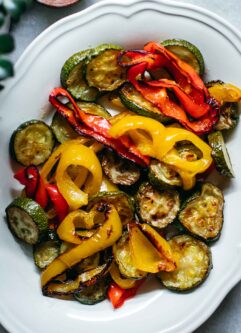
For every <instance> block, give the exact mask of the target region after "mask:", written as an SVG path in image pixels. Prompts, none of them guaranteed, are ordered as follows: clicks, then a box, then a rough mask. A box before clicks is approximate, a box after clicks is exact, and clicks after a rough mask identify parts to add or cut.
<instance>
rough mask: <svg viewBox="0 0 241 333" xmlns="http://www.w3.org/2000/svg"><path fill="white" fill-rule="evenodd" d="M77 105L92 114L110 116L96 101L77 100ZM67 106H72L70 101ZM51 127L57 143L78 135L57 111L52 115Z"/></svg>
mask: <svg viewBox="0 0 241 333" xmlns="http://www.w3.org/2000/svg"><path fill="white" fill-rule="evenodd" d="M77 105H78V106H79V108H80V109H81V110H83V111H84V112H85V113H89V114H94V115H96V116H100V117H103V118H106V119H108V118H110V116H111V115H110V114H109V112H108V111H107V110H106V109H105V108H103V107H102V106H101V105H99V104H96V103H89V102H77ZM68 106H69V107H70V108H72V105H71V104H70V103H69V104H68ZM51 128H52V131H53V133H54V135H55V137H56V139H57V141H58V142H59V143H63V142H64V141H67V140H72V139H75V138H76V137H78V136H79V134H77V133H76V132H75V131H74V130H73V128H72V127H71V126H70V125H69V123H68V121H67V120H66V119H65V118H63V117H62V116H61V115H60V114H59V113H58V112H55V114H54V116H53V119H52V124H51Z"/></svg>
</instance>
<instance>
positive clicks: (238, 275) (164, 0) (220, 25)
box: [0, 0, 241, 333]
mask: <svg viewBox="0 0 241 333" xmlns="http://www.w3.org/2000/svg"><path fill="white" fill-rule="evenodd" d="M119 1H121V0H119ZM119 1H118V0H102V1H100V2H97V3H95V4H92V5H91V6H89V7H87V8H85V9H83V10H81V11H79V12H76V13H74V14H71V15H69V16H66V17H64V18H62V19H60V20H58V21H57V22H55V23H54V24H52V25H50V26H49V27H48V28H47V29H45V30H44V31H43V32H41V33H40V34H39V35H38V36H37V37H36V38H35V39H34V40H33V41H32V42H31V43H30V44H29V46H28V47H27V48H26V49H25V51H24V52H23V54H22V55H21V56H20V58H19V60H18V61H17V62H16V65H15V70H16V73H17V74H16V75H15V77H14V78H11V79H9V80H7V81H6V85H5V89H4V91H3V92H2V94H1V97H0V99H1V98H4V97H7V95H8V93H9V92H10V91H11V89H12V88H13V87H14V85H16V84H17V83H18V82H19V80H20V79H21V77H22V75H24V73H25V72H26V70H27V67H28V66H27V64H29V60H28V59H29V57H30V58H31V57H32V60H31V63H32V62H33V61H35V60H36V56H37V54H39V52H40V50H42V51H43V50H44V49H45V47H46V45H45V44H46V42H47V40H48V42H47V44H49V43H50V42H51V41H52V40H54V39H56V38H58V36H59V32H58V30H59V29H61V27H62V26H65V25H66V24H68V22H71V21H73V27H76V26H78V25H79V24H75V22H76V21H78V19H79V18H82V17H83V16H86V19H85V20H84V23H82V24H81V25H84V24H86V23H87V22H89V21H91V20H92V19H93V18H90V19H88V16H89V15H90V16H91V14H93V15H94V18H97V17H99V16H100V14H101V13H99V15H98V10H104V9H105V8H107V9H108V7H110V8H111V7H113V6H114V7H132V6H133V12H132V13H131V14H130V15H129V16H132V15H134V14H135V13H138V10H134V7H135V6H136V7H138V5H140V4H143V5H148V4H154V5H157V6H160V11H161V6H163V7H166V8H169V7H171V8H173V9H174V10H177V11H178V10H179V9H182V10H188V11H191V12H195V13H196V14H200V15H201V19H200V20H201V21H202V22H204V23H207V22H206V21H205V18H206V19H209V20H210V19H211V24H210V26H212V27H214V28H215V29H216V30H218V31H219V32H221V34H222V35H223V36H224V37H225V38H227V39H228V40H229V41H231V42H232V44H233V45H235V47H236V49H238V51H239V53H240V54H241V34H240V32H239V30H238V29H237V28H236V27H234V26H233V25H232V24H231V23H229V22H228V21H226V20H225V19H224V18H222V17H220V16H219V15H217V14H214V13H212V12H211V11H209V10H207V9H204V8H202V7H199V6H196V5H193V4H188V3H184V2H182V1H181V2H177V1H173V0H122V2H121V3H120V2H119ZM145 9H146V10H147V9H148V7H147V6H146V8H145ZM114 12H115V13H116V14H118V13H117V11H114ZM105 14H108V11H106V12H105ZM186 16H188V17H190V15H188V14H186ZM214 23H215V24H217V25H216V26H215V24H214ZM229 34H230V36H231V37H230V36H229ZM233 39H234V40H236V41H238V45H236V44H235V43H234V42H233ZM37 45H38V49H37V51H36V50H35V47H36V46H37ZM240 280H241V268H240V269H239V270H236V272H235V273H234V274H233V275H232V278H230V279H229V281H228V284H226V285H225V288H222V289H221V292H220V293H219V294H217V295H216V297H215V301H214V302H213V303H211V304H210V306H209V310H208V311H203V312H202V314H201V315H200V316H199V317H198V319H197V320H195V322H191V323H190V322H189V323H185V329H182V331H179V332H192V331H193V330H194V329H196V328H198V327H199V326H200V325H201V324H202V323H204V322H205V321H206V320H207V319H208V318H209V317H210V316H211V315H212V314H213V312H214V311H215V310H216V309H217V307H218V306H219V304H220V303H221V302H222V301H223V299H224V298H225V296H226V295H227V294H228V293H229V291H230V290H231V289H232V288H233V287H234V286H235V285H236V284H237V283H238V282H239V281H240ZM0 322H1V324H2V325H3V326H4V327H5V328H6V329H7V330H9V332H11V333H17V327H16V326H14V325H13V324H12V323H11V320H7V319H6V320H5V317H4V315H2V312H0ZM18 324H19V326H20V327H22V328H23V331H22V332H30V330H29V328H28V327H26V326H22V323H18ZM180 325H181V324H180ZM173 329H175V327H172V328H171V329H170V331H172V330H173ZM167 331H168V332H169V330H167ZM18 333H19V332H18ZM159 333H160V332H159Z"/></svg>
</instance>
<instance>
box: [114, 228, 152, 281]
mask: <svg viewBox="0 0 241 333" xmlns="http://www.w3.org/2000/svg"><path fill="white" fill-rule="evenodd" d="M113 254H114V259H115V261H116V264H117V266H118V268H119V271H120V273H121V275H122V276H123V277H125V278H126V279H135V280H139V279H143V278H144V277H145V276H146V275H147V273H146V272H143V271H141V270H139V269H137V268H136V267H135V266H134V264H133V260H132V256H131V250H130V245H129V235H128V232H125V233H123V234H122V236H121V238H120V239H119V241H118V242H117V243H116V244H115V245H114V246H113Z"/></svg>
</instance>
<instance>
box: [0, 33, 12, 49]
mask: <svg viewBox="0 0 241 333" xmlns="http://www.w3.org/2000/svg"><path fill="white" fill-rule="evenodd" d="M13 49H14V40H13V37H12V36H11V35H9V34H2V35H0V53H8V52H11V51H12V50H13Z"/></svg>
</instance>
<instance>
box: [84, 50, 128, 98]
mask: <svg viewBox="0 0 241 333" xmlns="http://www.w3.org/2000/svg"><path fill="white" fill-rule="evenodd" d="M120 50H122V48H121V47H120V46H117V45H111V44H103V45H100V46H98V47H97V48H95V49H94V51H93V52H92V53H91V59H90V60H89V61H88V62H87V64H86V68H85V75H86V80H87V82H88V84H89V86H90V87H95V88H97V89H98V90H100V91H113V90H115V89H117V88H118V87H119V86H120V85H122V84H123V83H124V82H125V80H126V74H125V70H124V69H123V68H122V67H121V66H120V65H119V64H118V55H119V52H120Z"/></svg>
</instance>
